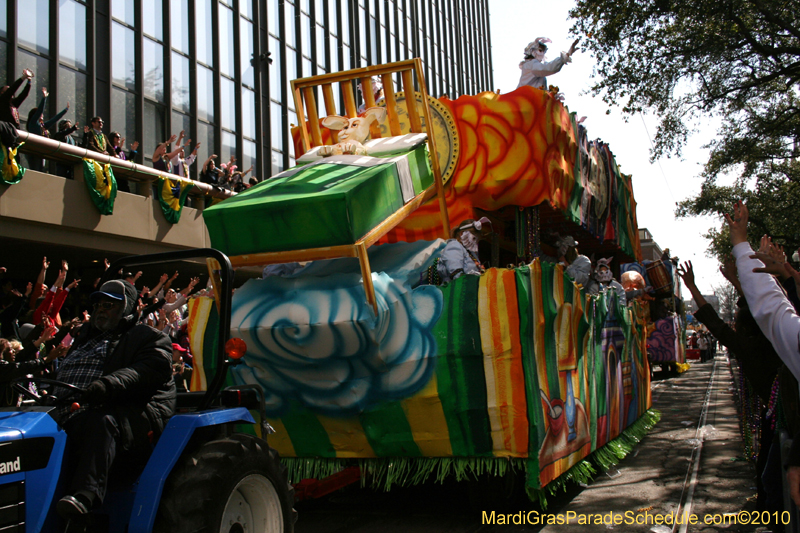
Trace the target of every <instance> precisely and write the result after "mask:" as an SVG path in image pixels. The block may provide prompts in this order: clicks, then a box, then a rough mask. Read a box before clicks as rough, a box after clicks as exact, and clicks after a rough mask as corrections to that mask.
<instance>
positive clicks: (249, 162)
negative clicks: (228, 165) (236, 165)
mask: <svg viewBox="0 0 800 533" xmlns="http://www.w3.org/2000/svg"><path fill="white" fill-rule="evenodd" d="M255 166H256V143H254V142H253V141H247V140H245V141H242V164H241V166H240V168H241V169H242V172H244V171H245V170H247V169H248V168H250V167H253V172H251V173H250V174H248V175H247V176H246V177H245V178H244V182H245V184H246V183H247V182H248V181H250V178H252V177H253V176H255V175H256V172H255V170H256V168H255Z"/></svg>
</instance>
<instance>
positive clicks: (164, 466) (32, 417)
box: [0, 249, 295, 533]
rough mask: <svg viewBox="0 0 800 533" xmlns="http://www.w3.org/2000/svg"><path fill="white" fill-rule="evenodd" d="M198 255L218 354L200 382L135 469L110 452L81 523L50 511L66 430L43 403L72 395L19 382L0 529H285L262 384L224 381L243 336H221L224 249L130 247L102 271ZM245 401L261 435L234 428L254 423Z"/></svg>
mask: <svg viewBox="0 0 800 533" xmlns="http://www.w3.org/2000/svg"><path fill="white" fill-rule="evenodd" d="M201 258H202V259H205V260H206V263H207V265H208V269H209V273H210V275H211V278H212V280H213V283H214V289H215V295H216V300H217V305H218V310H219V316H220V320H219V334H218V344H217V350H218V355H219V356H218V357H217V358H216V361H217V365H216V373H215V375H214V376H213V378H211V379H209V385H208V390H207V391H206V392H188V393H182V394H181V393H179V394H178V409H177V411H178V413H177V414H175V415H174V416H173V417H172V418H171V419H170V421H169V423H168V424H167V426H166V428H165V430H164V432H163V434H162V435H161V436H160V438H159V439H158V440H157V442H155V443H154V445H153V448H152V453H151V455H150V456H149V458H148V459H147V461H146V464H144V467H143V469H142V466H141V464H138V465H137V464H134V463H135V461H130V462H126V461H125V460H120V459H121V458H118V460H117V461H116V462H115V466H114V468H115V469H116V470H118V471H112V477H111V478H110V485H109V491H108V494H107V496H106V499H105V501H104V503H103V507H102V508H101V509H99V510H96V511H93V512H92V513H90V515H89V516H87V517H86V518H85V519H82V520H81V522H80V523H78V522H76V521H75V520H72V521H70V522H68V523H67V522H65V521H63V520H62V519H61V518H60V517H59V516H58V515H57V513H56V512H55V511H56V502H57V501H58V500H59V498H61V496H62V495H63V494H64V485H65V483H66V481H65V480H64V479H62V478H63V477H65V476H63V475H62V470H63V468H64V467H65V466H66V465H65V464H64V463H65V461H66V458H67V457H69V454H68V453H67V451H68V450H67V449H66V448H67V446H68V443H67V435H66V433H65V432H64V430H63V429H62V428H61V427H60V426H59V425H58V423H57V422H56V420H55V419H54V418H53V417H52V416H51V412H52V411H53V410H54V404H63V402H70V401H74V400H71V399H70V398H69V397H67V396H64V397H62V398H60V399H54V398H53V397H52V395H47V396H42V397H38V396H37V395H36V394H33V393H31V392H30V388H29V387H28V388H24V387H21V386H18V385H17V388H18V389H19V390H20V392H22V391H23V390H24V391H25V394H27V395H28V398H29V399H28V400H27V401H25V402H23V406H22V407H18V408H8V409H2V410H0V531H1V532H28V533H36V532H39V531H44V532H63V531H69V532H72V531H75V532H77V531H88V532H92V531H101V532H102V531H105V532H128V533H145V532H151V531H152V532H170V533H179V532H213V533H219V532H226V533H244V532H247V533H260V532H269V533H272V532H276V533H280V532H291V531H293V529H294V521H295V516H294V511H293V509H292V506H293V503H294V490H293V488H292V487H291V486H290V485H289V484H288V483H287V480H286V468H285V467H284V466H282V465H281V463H280V460H279V457H278V454H277V452H276V451H275V450H273V449H272V448H270V447H269V445H268V444H267V442H266V440H265V439H266V436H267V434H268V433H270V432H271V431H272V429H271V428H270V427H269V425H268V424H267V423H266V421H265V418H264V394H263V391H262V390H261V389H260V388H258V387H256V386H242V387H232V388H228V389H225V390H222V385H223V383H224V381H225V375H226V372H227V368H228V366H230V365H233V364H236V363H237V362H238V361H239V358H241V356H242V355H243V354H244V352H245V347H244V342H243V341H242V340H241V339H228V337H229V333H230V311H231V293H232V285H233V270H232V268H231V264H230V261H229V259H228V257H227V256H226V255H225V254H223V253H221V252H219V251H217V250H212V249H201V250H186V251H180V252H170V253H164V254H153V255H144V256H131V257H127V258H124V259H121V260H119V261H117V262H115V263H114V264H113V265H112V266H111V267H110V268H109V269H108V270H107V271H106V272H107V273H112V272H118V271H119V269H120V268H123V267H134V266H137V267H138V266H143V265H149V264H156V263H167V262H174V261H184V260H190V259H201ZM103 281H105V280H103ZM23 379H24V381H25V382H30V381H33V382H34V383H37V385H38V388H40V389H46V388H47V387H48V386H54V385H57V386H59V387H66V388H71V389H74V387H72V386H70V385H67V384H63V383H59V382H57V381H55V380H48V379H44V378H31V377H26V378H23ZM75 392H79V391H75ZM250 410H258V411H259V412H260V416H261V435H262V436H263V438H257V437H255V436H253V435H252V434H247V433H241V432H237V427H238V428H241V427H242V425H243V424H247V425H255V424H256V422H255V420H254V418H253V416H252V415H251V412H250Z"/></svg>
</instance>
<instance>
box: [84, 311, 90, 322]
mask: <svg viewBox="0 0 800 533" xmlns="http://www.w3.org/2000/svg"><path fill="white" fill-rule="evenodd" d="M91 319H92V316H91V315H90V314H89V311H84V312H83V323H84V324H86V323H87V322H89V320H91Z"/></svg>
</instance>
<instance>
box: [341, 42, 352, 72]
mask: <svg viewBox="0 0 800 533" xmlns="http://www.w3.org/2000/svg"><path fill="white" fill-rule="evenodd" d="M350 54H352V52H351V51H350V47H349V46H347V45H345V46H344V53H343V55H342V70H350V68H351V65H352V63H351V62H350Z"/></svg>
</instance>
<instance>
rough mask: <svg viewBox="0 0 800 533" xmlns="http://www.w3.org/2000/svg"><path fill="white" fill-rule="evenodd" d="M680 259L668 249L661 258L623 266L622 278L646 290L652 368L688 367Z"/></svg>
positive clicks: (648, 348) (645, 303)
mask: <svg viewBox="0 0 800 533" xmlns="http://www.w3.org/2000/svg"><path fill="white" fill-rule="evenodd" d="M676 267H677V258H670V257H669V249H667V250H666V251H665V253H664V255H663V257H662V258H661V259H657V260H655V261H642V262H636V263H627V264H624V265H622V267H621V270H622V278H623V285H624V286H625V288H626V289H627V288H629V287H628V285H627V284H626V283H625V281H626V280H629V281H628V283H630V287H631V288H639V287H645V288H647V289H648V290H647V292H648V295H647V296H646V297H645V298H643V302H642V303H643V305H644V309H645V321H646V322H647V357H648V360H649V361H650V364H651V366H653V365H657V366H660V367H661V368H662V369H669V370H678V371H679V372H682V371H684V370H686V369H688V365H686V359H687V357H686V356H687V354H686V313H685V309H684V308H683V297H682V295H681V279H680V276H678V272H677V268H676Z"/></svg>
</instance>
